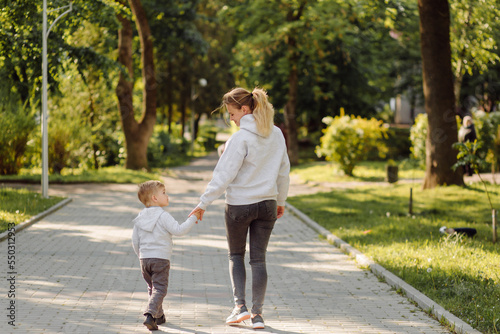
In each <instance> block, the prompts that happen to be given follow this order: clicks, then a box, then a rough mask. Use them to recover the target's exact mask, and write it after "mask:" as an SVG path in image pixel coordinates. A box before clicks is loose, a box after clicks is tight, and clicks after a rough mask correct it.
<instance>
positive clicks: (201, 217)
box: [188, 207, 205, 221]
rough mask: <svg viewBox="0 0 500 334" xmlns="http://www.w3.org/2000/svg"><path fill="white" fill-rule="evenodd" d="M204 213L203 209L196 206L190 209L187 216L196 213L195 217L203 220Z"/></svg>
mask: <svg viewBox="0 0 500 334" xmlns="http://www.w3.org/2000/svg"><path fill="white" fill-rule="evenodd" d="M204 213H205V210H203V209H200V208H199V207H196V208H194V209H193V211H191V213H190V214H189V216H188V217H191V216H192V215H196V217H197V218H198V217H199V218H198V219H199V220H200V221H202V220H203V214H204Z"/></svg>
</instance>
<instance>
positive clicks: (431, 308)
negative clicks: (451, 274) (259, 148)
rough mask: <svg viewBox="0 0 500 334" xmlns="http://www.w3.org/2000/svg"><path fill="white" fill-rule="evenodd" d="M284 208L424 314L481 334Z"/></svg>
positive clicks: (462, 332) (296, 211)
mask: <svg viewBox="0 0 500 334" xmlns="http://www.w3.org/2000/svg"><path fill="white" fill-rule="evenodd" d="M286 207H287V208H288V209H289V210H290V212H291V213H292V214H293V215H294V216H296V217H297V218H299V220H301V221H302V222H303V223H305V224H306V225H307V226H309V227H310V228H312V229H313V230H314V231H316V232H317V233H319V234H320V235H321V236H323V237H325V238H326V239H327V240H328V242H330V243H331V244H333V245H334V246H336V247H337V248H339V249H340V250H342V252H344V253H345V254H347V255H349V256H352V257H353V258H355V260H356V262H357V263H358V264H359V265H360V266H363V267H368V268H370V270H371V271H372V272H373V273H374V274H375V275H376V276H377V277H380V278H382V279H384V281H385V282H386V283H387V284H389V285H390V286H391V287H393V288H394V289H396V290H398V291H401V292H402V293H403V294H404V296H406V298H408V299H410V300H411V301H413V302H415V303H416V304H417V305H418V306H419V307H420V308H422V309H423V310H424V311H425V312H428V313H431V314H432V315H433V316H434V317H436V319H437V320H438V321H439V322H441V323H443V322H444V323H446V325H447V326H449V327H450V329H451V330H452V331H454V332H456V333H458V334H481V332H479V331H478V330H476V329H474V328H472V327H471V326H470V325H469V324H467V323H466V322H465V321H463V320H462V319H460V318H458V317H456V316H454V315H453V314H451V313H450V312H448V311H446V310H445V309H444V308H443V307H442V306H441V305H439V304H438V303H436V302H434V301H433V300H432V299H430V298H429V297H427V296H426V295H424V294H423V293H421V292H420V291H418V290H417V289H415V288H414V287H412V286H411V285H409V284H408V283H406V282H405V281H403V280H402V279H401V278H399V277H397V276H396V275H394V274H393V273H391V272H390V271H388V270H387V269H385V268H384V267H382V266H381V265H379V264H377V263H375V262H374V261H373V260H371V259H370V258H368V257H367V256H366V255H364V254H363V253H362V252H360V251H359V250H357V249H356V248H354V247H352V246H351V245H349V244H348V243H347V242H345V241H344V240H342V239H340V238H339V237H337V236H336V235H334V234H332V233H331V232H330V231H328V230H327V229H326V228H324V227H323V226H321V225H319V224H318V223H317V222H315V221H314V220H312V219H311V218H309V216H307V215H306V214H304V213H303V212H302V211H300V210H299V209H297V208H296V207H294V206H293V205H291V204H290V203H288V202H286Z"/></svg>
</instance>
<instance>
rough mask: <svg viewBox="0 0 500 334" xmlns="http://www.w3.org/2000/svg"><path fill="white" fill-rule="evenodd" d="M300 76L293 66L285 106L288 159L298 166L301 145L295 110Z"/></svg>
mask: <svg viewBox="0 0 500 334" xmlns="http://www.w3.org/2000/svg"><path fill="white" fill-rule="evenodd" d="M298 81H299V79H298V75H297V67H296V66H293V67H292V69H291V70H290V74H289V76H288V84H289V88H288V101H287V103H286V105H285V110H284V113H285V127H286V133H287V136H288V138H287V144H288V158H289V159H290V164H292V165H297V164H298V163H299V143H298V131H297V121H296V115H295V110H296V107H297V92H298V84H299V83H298Z"/></svg>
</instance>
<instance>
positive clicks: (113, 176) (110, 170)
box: [0, 166, 162, 183]
mask: <svg viewBox="0 0 500 334" xmlns="http://www.w3.org/2000/svg"><path fill="white" fill-rule="evenodd" d="M160 171H161V170H155V171H154V172H147V171H136V170H130V169H125V168H124V167H120V166H114V167H103V168H99V169H97V170H87V169H82V168H65V169H63V170H62V172H61V175H57V174H52V175H49V182H50V183H87V182H88V183H141V182H144V181H147V180H152V179H154V180H161V179H162V176H161V174H160ZM0 180H1V181H23V182H30V183H38V182H41V169H39V168H38V169H22V170H21V172H20V173H19V175H2V176H0Z"/></svg>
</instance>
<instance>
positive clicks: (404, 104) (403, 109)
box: [390, 95, 425, 125]
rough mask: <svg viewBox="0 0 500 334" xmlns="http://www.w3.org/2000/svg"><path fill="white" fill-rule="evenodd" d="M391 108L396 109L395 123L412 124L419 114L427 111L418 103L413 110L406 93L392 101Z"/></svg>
mask: <svg viewBox="0 0 500 334" xmlns="http://www.w3.org/2000/svg"><path fill="white" fill-rule="evenodd" d="M390 106H391V110H393V111H394V123H396V124H409V125H412V124H413V122H414V120H415V117H417V115H418V114H423V113H425V108H424V106H422V105H419V104H418V103H417V104H416V105H415V107H414V109H413V112H412V110H411V103H410V100H409V99H408V98H407V97H406V96H405V95H398V96H397V97H395V98H392V99H391V101H390Z"/></svg>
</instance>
